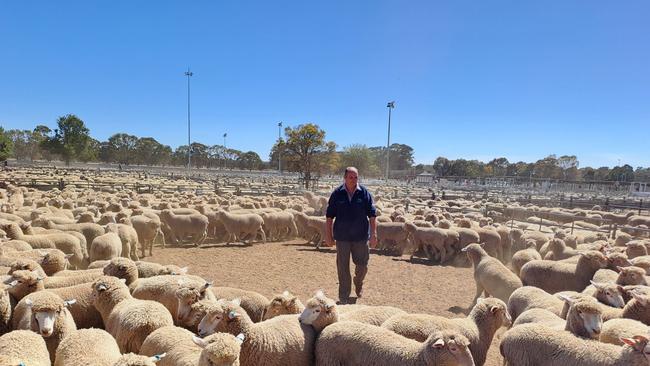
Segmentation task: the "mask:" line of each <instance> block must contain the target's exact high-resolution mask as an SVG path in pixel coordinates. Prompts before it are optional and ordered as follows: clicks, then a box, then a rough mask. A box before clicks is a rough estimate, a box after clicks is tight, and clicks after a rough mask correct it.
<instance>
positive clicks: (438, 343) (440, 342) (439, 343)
mask: <svg viewBox="0 0 650 366" xmlns="http://www.w3.org/2000/svg"><path fill="white" fill-rule="evenodd" d="M444 346H445V341H444V340H443V339H442V338H439V339H438V340H437V341H435V342H434V343H433V346H432V347H433V348H442V347H444Z"/></svg>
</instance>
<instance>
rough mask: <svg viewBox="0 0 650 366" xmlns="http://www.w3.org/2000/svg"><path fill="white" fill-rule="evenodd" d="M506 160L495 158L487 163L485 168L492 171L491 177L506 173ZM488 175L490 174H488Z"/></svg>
mask: <svg viewBox="0 0 650 366" xmlns="http://www.w3.org/2000/svg"><path fill="white" fill-rule="evenodd" d="M509 164H510V163H509V162H508V159H506V158H496V159H492V160H490V162H489V163H487V167H490V169H491V170H492V174H491V175H496V176H504V175H506V174H507V172H508V166H509ZM488 175H490V174H488Z"/></svg>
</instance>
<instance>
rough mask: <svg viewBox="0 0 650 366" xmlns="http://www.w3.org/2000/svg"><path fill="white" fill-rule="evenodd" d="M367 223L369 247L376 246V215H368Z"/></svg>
mask: <svg viewBox="0 0 650 366" xmlns="http://www.w3.org/2000/svg"><path fill="white" fill-rule="evenodd" d="M368 221H369V223H370V241H369V244H370V247H371V248H376V247H377V218H376V217H370V218H369V220H368Z"/></svg>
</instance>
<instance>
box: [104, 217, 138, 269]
mask: <svg viewBox="0 0 650 366" xmlns="http://www.w3.org/2000/svg"><path fill="white" fill-rule="evenodd" d="M106 232H107V233H115V234H117V235H118V236H119V237H120V241H121V242H122V255H123V256H124V257H127V258H131V259H132V260H134V261H137V260H139V259H140V258H138V233H137V232H136V231H135V229H134V228H133V227H132V226H130V225H126V224H108V225H106Z"/></svg>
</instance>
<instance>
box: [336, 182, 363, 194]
mask: <svg viewBox="0 0 650 366" xmlns="http://www.w3.org/2000/svg"><path fill="white" fill-rule="evenodd" d="M341 189H342V190H344V191H346V192H347V191H348V188H347V187H346V186H345V183H343V184H342V185H341ZM354 190H355V191H360V190H361V186H360V185H359V183H357V187H356V188H355V189H354Z"/></svg>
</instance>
